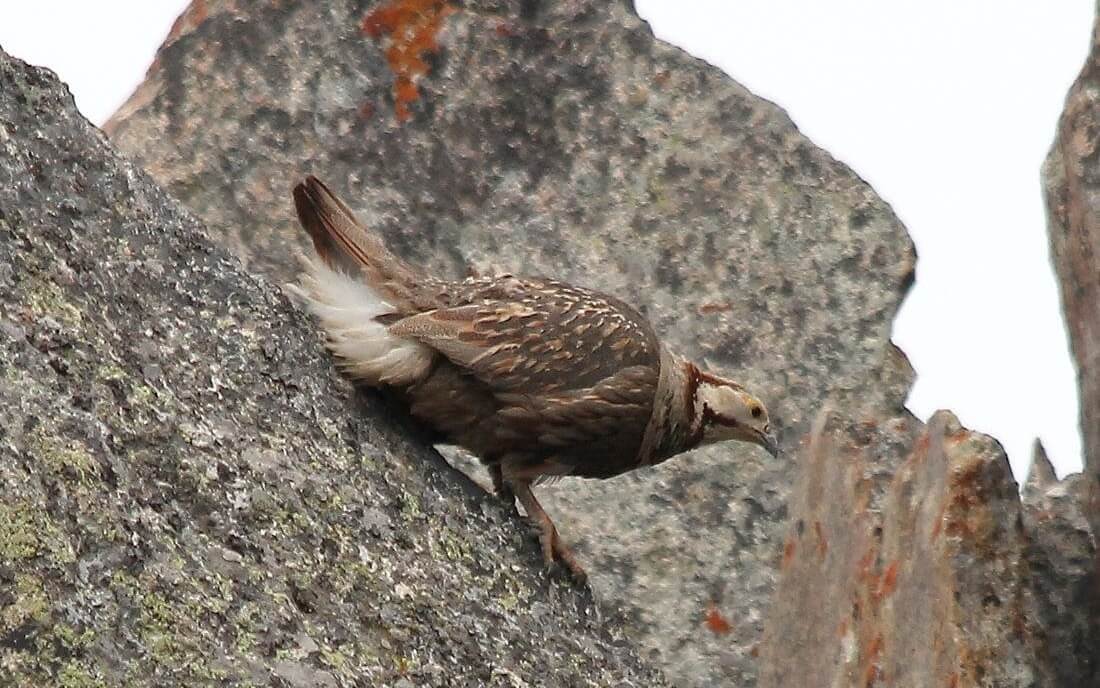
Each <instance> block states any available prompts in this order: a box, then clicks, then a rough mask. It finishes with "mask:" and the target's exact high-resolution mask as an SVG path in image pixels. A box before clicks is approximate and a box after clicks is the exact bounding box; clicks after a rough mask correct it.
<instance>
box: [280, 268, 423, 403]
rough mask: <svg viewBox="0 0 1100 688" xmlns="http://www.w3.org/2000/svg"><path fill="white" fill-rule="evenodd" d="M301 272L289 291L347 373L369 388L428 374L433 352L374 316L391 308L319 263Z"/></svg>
mask: <svg viewBox="0 0 1100 688" xmlns="http://www.w3.org/2000/svg"><path fill="white" fill-rule="evenodd" d="M302 264H303V267H304V268H305V272H304V273H303V274H302V275H301V277H300V278H299V283H298V284H297V285H290V286H289V288H290V290H291V291H292V292H293V293H295V294H296V295H297V296H299V297H300V298H302V299H303V300H304V301H305V303H306V306H307V307H308V308H309V310H310V312H311V313H313V315H314V316H315V317H316V318H317V319H318V320H319V321H320V322H321V326H322V327H323V328H324V330H325V333H326V334H327V335H328V348H329V350H330V351H332V353H333V354H335V355H336V356H337V357H339V358H340V359H341V365H342V367H343V369H344V370H345V372H346V373H347V374H348V375H349V376H351V377H352V378H354V379H356V380H360V381H362V382H365V383H366V384H368V385H371V386H378V385H382V384H389V385H408V384H411V383H413V382H416V381H417V380H420V379H422V378H423V377H424V376H425V375H427V373H428V370H429V368H430V367H431V363H432V358H433V357H434V353H433V352H432V350H431V349H430V348H428V347H427V346H424V345H423V344H421V343H420V342H417V341H414V340H411V339H405V338H403V337H395V336H394V335H392V334H390V332H389V328H388V327H387V326H385V325H383V324H382V323H380V322H377V321H376V320H375V318H377V317H378V316H380V315H388V314H390V313H393V312H394V309H393V306H391V305H390V304H388V303H386V302H385V301H384V300H383V299H382V298H381V297H379V295H378V294H377V293H376V292H375V291H374V290H373V289H371V288H370V287H369V286H367V285H366V284H364V283H363V282H361V281H359V280H357V279H354V278H352V277H349V276H348V275H345V274H343V273H341V272H337V271H335V270H333V269H332V268H330V267H329V266H328V265H326V264H325V263H324V262H323V261H320V260H314V259H311V258H303V259H302Z"/></svg>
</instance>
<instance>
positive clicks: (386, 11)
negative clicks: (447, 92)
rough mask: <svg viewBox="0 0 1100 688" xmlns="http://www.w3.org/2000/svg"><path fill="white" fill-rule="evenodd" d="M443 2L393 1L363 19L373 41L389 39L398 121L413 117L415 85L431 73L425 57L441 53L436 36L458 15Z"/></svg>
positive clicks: (427, 0)
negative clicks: (411, 104)
mask: <svg viewBox="0 0 1100 688" xmlns="http://www.w3.org/2000/svg"><path fill="white" fill-rule="evenodd" d="M455 11H456V10H455V7H454V6H453V5H451V4H450V3H448V2H445V1H444V0H391V2H387V3H385V4H383V5H381V6H380V7H378V8H376V9H374V10H373V11H371V12H370V13H368V14H367V15H366V16H365V17H363V25H362V29H363V32H364V33H365V34H367V35H368V36H370V37H371V38H374V39H379V38H382V37H383V36H385V37H387V39H388V43H389V44H388V46H387V47H386V61H387V62H388V63H389V65H390V69H391V70H393V73H394V81H393V109H394V114H396V115H397V119H398V121H401V122H404V121H407V120H408V119H409V117H411V116H412V113H411V112H410V110H409V104H410V103H412V102H413V101H415V100H416V99H417V98H419V97H420V90H419V89H418V88H417V86H416V81H417V79H419V78H420V77H421V76H423V75H425V74H427V73H428V63H427V62H426V61H425V60H424V57H423V56H424V54H425V53H435V52H438V51H439V44H438V43H437V42H436V35H437V34H438V33H439V29H440V28H441V27H442V26H443V20H444V19H446V18H447V17H448V16H449V15H451V14H453V13H454V12H455Z"/></svg>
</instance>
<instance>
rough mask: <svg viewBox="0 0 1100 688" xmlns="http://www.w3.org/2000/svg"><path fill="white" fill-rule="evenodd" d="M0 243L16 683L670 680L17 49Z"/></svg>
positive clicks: (9, 605)
mask: <svg viewBox="0 0 1100 688" xmlns="http://www.w3.org/2000/svg"><path fill="white" fill-rule="evenodd" d="M0 265H4V266H8V267H10V268H11V269H10V270H6V271H5V272H4V273H3V274H4V275H5V277H4V279H5V280H6V283H5V287H4V288H3V289H2V290H0V323H3V327H2V328H0V666H2V669H0V676H2V678H0V683H3V684H4V685H16V686H46V685H64V686H104V685H111V686H115V685H132V686H139V685H172V686H178V685H184V686H198V685H246V684H247V685H274V686H291V685H303V686H305V685H308V686H318V685H325V686H351V685H355V686H392V685H418V686H429V685H431V686H444V685H446V686H453V685H494V686H514V685H520V684H522V683H523V682H526V684H528V685H556V686H581V685H583V686H606V685H619V684H621V685H629V686H650V685H663V681H662V679H661V678H660V676H658V675H657V673H656V672H655V671H653V670H651V669H648V668H646V667H645V666H644V665H643V664H642V663H641V662H640V661H639V659H638V657H637V656H636V655H635V654H634V653H633V652H632V651H631V650H630V649H629V648H628V646H627V643H626V640H625V634H626V633H628V632H629V629H628V628H627V627H623V626H621V625H619V624H617V623H616V622H615V621H614V619H609V618H608V617H607V615H601V613H600V612H599V610H598V609H597V608H596V606H595V605H594V604H593V603H592V601H591V599H590V597H589V596H587V595H585V594H582V593H579V592H577V591H576V590H575V589H574V588H573V587H572V586H571V585H569V584H563V583H560V582H556V581H553V580H548V579H547V577H546V575H545V574H544V572H543V571H542V570H541V563H540V557H539V555H538V552H537V548H536V546H535V544H534V542H533V541H532V540H531V539H530V538H528V537H526V535H525V533H524V529H523V526H522V525H521V524H519V523H518V522H517V521H516V520H515V519H511V518H506V517H504V516H503V515H502V514H501V513H500V510H499V509H498V508H495V507H493V508H492V509H491V510H492V511H493V512H494V515H495V518H490V517H489V516H488V515H487V512H486V509H487V508H488V507H491V506H493V504H492V502H491V500H488V499H487V498H486V497H484V496H483V495H482V494H481V492H480V491H479V490H477V489H476V488H474V487H473V486H472V484H471V483H469V481H468V480H467V479H466V478H465V477H464V476H462V475H461V474H460V473H458V472H457V471H454V470H453V469H451V468H449V466H448V465H447V464H446V463H445V462H444V461H443V460H442V458H441V457H439V456H438V454H436V453H435V452H433V451H431V450H430V449H427V448H425V447H423V446H422V445H420V444H418V443H416V442H414V441H412V440H410V439H409V437H408V436H407V434H406V433H405V432H404V431H402V430H401V423H400V421H397V422H394V421H392V420H391V413H390V411H388V410H387V408H386V407H385V406H384V405H383V404H382V403H380V402H379V401H378V400H377V399H376V398H374V397H362V396H358V395H356V394H353V393H352V391H351V389H350V388H349V386H348V385H347V384H346V383H345V382H344V381H342V380H341V379H340V378H339V377H338V376H337V375H336V374H335V372H334V370H333V367H332V365H331V363H330V362H329V360H328V358H327V356H326V355H325V354H324V352H323V350H322V347H321V346H320V344H319V341H318V337H317V335H316V332H315V330H314V328H313V327H312V326H311V325H310V324H309V323H307V322H306V321H305V320H304V318H303V317H301V316H300V315H299V314H298V313H297V312H296V311H295V310H294V309H292V308H291V306H290V305H289V303H288V302H287V301H286V299H285V298H283V296H282V295H281V294H280V293H279V292H278V291H277V290H276V289H274V288H273V287H271V286H270V285H268V284H266V283H264V282H262V281H259V280H257V279H255V278H253V277H250V276H248V275H247V274H245V273H244V272H243V271H242V270H241V268H240V266H239V264H238V262H237V261H236V260H235V259H233V258H232V257H231V256H230V255H229V254H227V253H226V252H225V251H224V250H223V249H221V248H216V247H214V246H213V245H212V244H211V243H210V242H209V240H208V239H207V238H205V237H204V236H203V229H202V227H201V226H200V224H199V222H198V221H197V220H196V219H194V218H193V217H192V216H191V215H190V214H188V213H187V212H186V211H184V210H182V209H181V208H180V206H179V205H178V204H177V203H176V202H175V201H174V200H172V199H170V198H169V197H168V196H167V195H166V194H165V193H164V192H162V191H161V190H160V189H159V188H158V187H156V186H155V185H154V184H153V183H152V182H151V181H150V180H149V179H148V178H147V177H146V175H145V174H144V173H143V172H140V171H138V170H137V169H136V168H135V167H134V166H133V165H132V164H131V163H130V162H128V161H126V160H125V159H123V158H122V157H120V156H119V155H117V154H116V153H114V152H113V151H112V150H111V148H110V146H109V144H108V143H107V140H106V138H105V137H104V136H103V135H102V134H101V133H100V132H99V131H97V130H96V129H95V128H93V127H92V126H91V125H89V124H88V123H87V122H86V121H84V120H83V119H82V118H80V116H79V115H78V113H77V111H76V108H75V107H74V105H73V102H72V99H71V97H70V96H69V94H68V92H67V91H66V89H65V88H64V87H63V86H62V85H61V84H60V83H58V81H57V80H56V78H55V77H54V76H53V75H52V74H50V73H49V72H47V71H45V70H41V69H36V68H34V67H28V66H26V65H24V64H23V63H21V62H19V61H17V60H14V59H12V58H10V57H8V56H7V55H5V54H3V53H2V52H0ZM151 364H155V365H156V366H157V368H158V370H159V372H158V373H157V374H155V375H149V374H148V368H149V365H151ZM403 682H404V683H403ZM517 682H519V683H517Z"/></svg>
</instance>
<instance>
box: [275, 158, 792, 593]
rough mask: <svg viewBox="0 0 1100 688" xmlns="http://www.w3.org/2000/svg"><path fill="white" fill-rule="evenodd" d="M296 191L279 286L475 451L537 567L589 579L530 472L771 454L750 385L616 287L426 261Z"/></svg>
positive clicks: (366, 377)
mask: <svg viewBox="0 0 1100 688" xmlns="http://www.w3.org/2000/svg"><path fill="white" fill-rule="evenodd" d="M293 199H294V206H295V210H296V213H297V216H298V220H299V222H300V224H301V225H302V227H303V228H304V230H305V231H306V233H308V234H309V237H310V239H311V240H312V244H313V249H314V251H313V255H309V254H308V249H306V250H305V251H302V252H300V253H299V256H298V258H299V261H300V263H301V268H302V270H301V273H300V274H299V275H298V276H297V282H296V283H292V284H289V285H287V286H288V288H289V290H290V291H291V292H292V293H293V294H295V295H296V297H297V298H299V299H300V301H301V302H302V303H303V304H304V306H305V307H306V309H307V310H308V311H309V312H310V313H311V314H312V316H313V317H314V319H315V320H316V321H317V322H318V323H319V325H320V328H321V329H322V331H323V332H324V335H325V338H326V346H327V348H328V350H329V351H330V352H331V354H332V355H333V356H334V358H335V359H336V362H337V365H338V367H339V368H340V369H341V370H342V371H343V373H344V374H346V375H347V376H348V377H349V378H350V379H351V380H352V381H353V382H354V383H355V384H357V385H362V386H365V387H370V388H378V389H383V390H388V391H389V393H391V394H393V395H394V396H395V397H396V398H397V399H398V400H399V401H400V403H401V404H402V405H403V406H404V407H405V408H407V410H408V412H409V414H410V415H411V416H412V417H413V419H414V421H415V422H416V424H417V425H423V426H424V427H425V429H426V430H427V431H428V435H429V437H430V438H432V440H433V442H435V443H439V444H450V445H455V446H459V447H462V448H464V449H466V450H468V451H470V452H471V453H472V454H474V455H475V456H477V457H478V459H479V460H480V461H481V462H482V463H483V464H484V465H485V466H486V467H487V468H488V470H489V474H490V476H491V478H492V484H493V490H494V492H495V493H496V495H497V496H499V497H500V498H501V499H503V500H504V501H505V503H506V504H507V505H508V508H509V509H511V510H515V502H516V500H518V501H519V503H520V504H521V505H522V506H523V510H524V512H525V514H526V518H527V519H528V520H529V521H530V522H531V523H532V524H533V526H534V527H535V530H536V531H537V532H538V536H539V541H540V544H541V549H542V556H543V559H544V562H545V564H546V565H547V566H548V567H552V566H554V564H555V563H559V564H560V565H562V566H564V567H565V569H567V571H568V573H569V574H571V576H572V577H573V578H574V579H575V580H576V581H578V582H581V583H583V582H585V581H587V572H586V571H585V569H584V567H583V566H582V565H581V564H580V562H579V561H578V560H577V557H576V555H575V554H574V553H573V551H572V549H571V548H570V547H569V546H568V545H567V544H566V542H565V541H564V540H563V539H562V538H561V536H560V535H559V534H558V530H557V528H556V526H555V525H554V523H553V521H552V520H551V518H550V516H549V515H548V514H547V513H546V511H545V510H544V509H543V507H542V505H541V504H540V503H539V501H538V499H536V497H535V495H534V493H533V491H532V487H533V486H536V485H538V484H540V483H543V482H548V481H555V480H557V479H559V478H564V477H567V476H575V477H581V478H596V479H604V478H611V477H613V476H617V475H620V474H622V473H625V472H628V471H632V470H635V469H638V468H642V467H645V466H654V465H657V464H659V463H662V462H664V461H666V460H668V459H670V458H672V457H674V456H677V455H679V454H682V453H684V452H687V451H689V450H692V449H695V448H697V447H702V446H705V445H709V444H714V443H717V442H724V441H730V440H733V441H740V442H747V443H751V444H755V445H759V446H760V447H762V448H763V449H764V450H766V451H767V452H768V453H769V454H771V455H772V456H773V457H776V456H778V454H779V446H778V443H777V440H776V433H775V432H774V431H773V429H772V427H771V424H770V420H769V416H768V410H767V407H766V406H765V405H764V403H763V402H762V401H761V400H760V399H759V398H758V397H757V396H756V395H754V394H752V393H750V392H749V391H748V390H747V389H746V388H745V387H744V386H743V385H741V384H739V383H737V382H735V381H733V380H730V379H727V378H724V377H721V376H719V375H716V374H713V373H710V372H706V371H704V370H703V369H702V368H700V367H699V366H698V365H696V364H695V363H693V362H691V361H690V360H688V359H687V358H685V357H682V356H680V355H679V354H677V353H674V352H673V351H672V350H671V349H670V348H669V347H668V346H666V345H665V344H664V343H662V342H661V341H660V340H659V339H658V337H657V334H656V332H655V331H654V328H653V327H652V326H651V325H650V324H649V322H647V320H646V319H645V318H644V317H643V316H642V315H641V313H640V312H639V311H638V310H637V309H636V308H634V307H633V306H631V305H629V304H627V303H626V302H624V301H622V300H620V299H619V298H616V297H615V296H612V295H610V294H605V293H601V292H599V291H595V290H591V289H586V288H582V287H579V286H574V285H571V284H567V283H565V282H562V281H559V280H555V279H549V278H543V277H522V276H516V275H513V274H511V273H505V274H498V275H492V276H471V277H467V278H465V279H462V280H450V279H444V278H442V277H436V276H433V275H430V274H426V273H425V271H423V270H421V269H417V268H416V267H414V266H412V265H410V264H409V263H407V262H406V261H404V260H402V259H401V258H399V257H398V256H396V255H395V254H394V253H392V252H391V251H390V250H389V249H388V248H387V247H386V246H385V244H384V242H383V241H382V239H381V237H380V236H379V235H378V234H376V233H374V232H372V231H370V230H368V229H367V228H366V227H365V226H364V225H363V224H361V223H360V222H359V220H358V219H357V218H356V217H355V215H354V213H353V212H352V211H351V209H350V208H349V207H348V206H347V205H346V204H345V203H344V202H343V201H342V200H340V199H339V198H338V197H337V196H336V195H335V194H334V193H333V192H332V191H330V190H329V188H328V187H327V186H326V185H325V184H324V183H322V182H321V181H320V180H319V179H317V178H316V177H314V176H312V175H310V176H308V177H306V178H305V179H304V180H303V181H301V182H300V183H298V184H297V185H296V186H295V187H294V190H293ZM517 513H518V512H517Z"/></svg>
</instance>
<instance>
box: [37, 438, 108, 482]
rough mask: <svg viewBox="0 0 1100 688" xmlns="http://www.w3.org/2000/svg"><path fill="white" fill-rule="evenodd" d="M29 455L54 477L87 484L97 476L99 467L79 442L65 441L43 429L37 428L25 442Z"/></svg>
mask: <svg viewBox="0 0 1100 688" xmlns="http://www.w3.org/2000/svg"><path fill="white" fill-rule="evenodd" d="M27 447H28V449H29V450H30V453H31V455H32V456H33V457H35V458H36V459H37V460H38V461H39V462H41V464H42V465H43V466H45V467H46V469H47V470H48V471H49V472H50V473H51V474H52V475H55V476H58V477H61V478H66V479H72V478H75V479H76V480H77V481H78V482H80V483H83V484H89V483H90V482H91V479H92V478H95V477H98V476H99V465H98V464H97V463H96V460H95V458H94V457H93V456H92V455H91V454H90V453H89V452H88V449H87V447H85V446H84V445H83V444H81V443H80V442H77V441H75V440H65V439H63V438H61V437H58V436H56V435H54V434H51V431H50V430H49V429H47V428H45V427H39V428H37V429H36V430H35V431H34V433H32V434H31V436H30V437H29V438H28V440H27Z"/></svg>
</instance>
